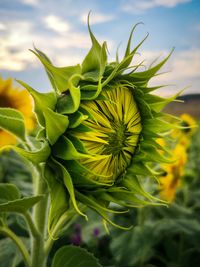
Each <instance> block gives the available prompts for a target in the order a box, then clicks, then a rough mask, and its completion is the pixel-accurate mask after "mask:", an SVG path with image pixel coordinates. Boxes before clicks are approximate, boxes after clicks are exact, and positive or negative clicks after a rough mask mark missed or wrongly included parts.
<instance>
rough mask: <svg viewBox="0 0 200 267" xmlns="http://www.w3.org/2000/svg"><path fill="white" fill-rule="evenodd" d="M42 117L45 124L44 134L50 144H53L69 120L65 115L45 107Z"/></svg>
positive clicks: (64, 129)
mask: <svg viewBox="0 0 200 267" xmlns="http://www.w3.org/2000/svg"><path fill="white" fill-rule="evenodd" d="M43 114H44V118H45V124H46V127H45V129H46V135H47V139H48V140H49V142H50V144H51V145H53V144H54V143H55V142H56V141H57V140H58V138H59V137H60V136H61V135H62V134H63V133H64V132H65V131H66V129H67V127H68V124H69V120H68V117H67V116H64V115H62V114H59V113H56V112H54V111H53V110H51V109H49V108H47V109H44V112H43Z"/></svg>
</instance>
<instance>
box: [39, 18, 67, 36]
mask: <svg viewBox="0 0 200 267" xmlns="http://www.w3.org/2000/svg"><path fill="white" fill-rule="evenodd" d="M44 23H45V25H46V27H47V28H48V29H51V30H53V31H55V32H57V33H61V34H62V33H64V32H67V31H69V30H70V24H69V23H68V22H67V21H65V20H63V19H62V18H60V17H58V16H55V15H48V16H47V17H45V18H44Z"/></svg>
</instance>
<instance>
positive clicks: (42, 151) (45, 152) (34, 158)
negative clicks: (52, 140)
mask: <svg viewBox="0 0 200 267" xmlns="http://www.w3.org/2000/svg"><path fill="white" fill-rule="evenodd" d="M40 144H41V147H40V148H39V149H38V150H34V151H28V150H25V149H23V148H20V147H17V146H11V145H8V146H5V147H3V148H0V153H1V152H3V151H5V150H10V149H11V150H14V151H15V152H16V153H18V154H19V155H20V156H22V157H23V158H24V159H25V160H30V161H31V162H33V163H35V164H38V163H41V162H45V161H46V160H47V158H48V157H49V155H50V153H51V151H50V147H49V144H48V143H47V142H46V141H45V142H41V143H40Z"/></svg>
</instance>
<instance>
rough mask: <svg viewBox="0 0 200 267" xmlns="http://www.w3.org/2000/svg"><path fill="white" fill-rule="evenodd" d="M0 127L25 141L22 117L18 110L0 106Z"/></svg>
mask: <svg viewBox="0 0 200 267" xmlns="http://www.w3.org/2000/svg"><path fill="white" fill-rule="evenodd" d="M0 128H3V129H5V130H7V131H9V132H10V133H13V134H14V135H16V136H17V137H18V138H20V139H21V140H22V141H25V126H24V117H23V115H22V114H21V113H20V112H19V111H17V110H15V109H12V108H1V107H0Z"/></svg>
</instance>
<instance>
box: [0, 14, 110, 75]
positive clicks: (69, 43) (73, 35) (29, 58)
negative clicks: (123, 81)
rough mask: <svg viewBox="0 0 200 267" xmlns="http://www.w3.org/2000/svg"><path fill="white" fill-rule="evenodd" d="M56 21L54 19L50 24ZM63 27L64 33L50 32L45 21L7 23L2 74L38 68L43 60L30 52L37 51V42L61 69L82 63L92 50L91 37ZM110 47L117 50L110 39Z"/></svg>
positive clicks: (1, 42) (0, 55)
mask: <svg viewBox="0 0 200 267" xmlns="http://www.w3.org/2000/svg"><path fill="white" fill-rule="evenodd" d="M54 19H55V17H54ZM56 20H57V21H59V23H61V22H63V21H62V20H61V19H60V18H59V17H56ZM52 21H53V20H52V18H51V17H50V19H48V23H49V22H51V23H52ZM51 23H49V24H48V25H51ZM2 25H4V24H2ZM55 25H56V24H55ZM57 25H58V24H57ZM62 25H63V26H62V27H61V28H62V31H60V30H59V31H57V30H56V31H54V30H53V31H47V30H46V29H45V27H46V25H44V23H43V19H42V20H41V21H38V22H37V23H36V24H35V23H34V22H30V21H27V20H18V21H17V20H16V21H14V20H13V21H9V22H7V24H5V27H6V29H7V30H6V31H5V30H3V31H0V69H1V71H2V70H9V71H23V70H25V69H27V68H29V69H30V68H37V67H38V66H39V64H40V63H39V61H38V60H36V58H35V57H34V56H33V55H32V53H30V52H29V51H28V49H30V48H33V43H34V45H35V46H36V47H37V48H39V49H40V50H42V51H44V52H45V53H46V54H47V55H48V56H49V57H50V58H51V59H52V61H53V62H54V64H57V65H58V66H59V65H63V66H66V65H73V64H77V63H80V62H81V61H82V59H83V57H84V56H85V55H86V53H87V52H88V50H89V49H90V47H91V40H90V37H89V34H88V33H87V32H85V33H84V32H80V31H78V30H77V29H75V30H74V29H72V27H71V26H70V25H69V27H65V26H66V25H67V22H64V24H62ZM51 26H52V25H51ZM2 28H3V27H2ZM38 28H39V29H40V30H39V31H38ZM61 28H60V29H61ZM98 40H100V42H102V41H104V38H102V37H100V38H99V37H98ZM108 47H109V49H112V47H113V42H112V41H111V40H108Z"/></svg>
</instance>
